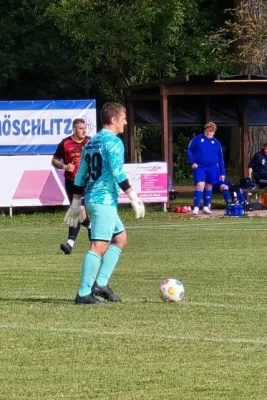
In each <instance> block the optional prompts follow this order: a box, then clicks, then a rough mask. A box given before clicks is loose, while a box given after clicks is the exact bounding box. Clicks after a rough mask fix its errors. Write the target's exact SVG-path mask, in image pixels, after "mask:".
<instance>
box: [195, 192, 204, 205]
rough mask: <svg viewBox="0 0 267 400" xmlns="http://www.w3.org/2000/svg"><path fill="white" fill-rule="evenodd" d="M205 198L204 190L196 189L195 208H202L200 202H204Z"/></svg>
mask: <svg viewBox="0 0 267 400" xmlns="http://www.w3.org/2000/svg"><path fill="white" fill-rule="evenodd" d="M202 196H203V190H201V189H195V192H194V207H198V208H199V207H200V202H201V200H202Z"/></svg>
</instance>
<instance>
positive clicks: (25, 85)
mask: <svg viewBox="0 0 267 400" xmlns="http://www.w3.org/2000/svg"><path fill="white" fill-rule="evenodd" d="M57 1H58V0H22V1H20V2H15V1H14V0H6V1H5V2H1V4H0V40H1V48H0V97H1V98H2V99H29V98H30V99H38V98H39V99H40V98H47V97H49V98H58V97H60V98H65V97H68V96H70V95H72V96H73V97H74V96H77V95H78V94H79V92H80V93H82V92H83V90H84V88H83V82H84V80H82V79H81V76H80V77H79V79H78V78H77V75H76V74H75V72H76V66H75V67H74V65H75V64H74V60H73V54H74V51H75V49H73V48H72V47H71V46H70V45H69V44H68V43H67V42H66V41H64V39H63V38H62V37H61V36H60V34H59V31H58V29H57V27H56V26H55V24H54V23H53V21H52V20H51V18H50V17H49V15H47V14H46V10H47V7H48V6H51V4H52V3H57ZM18 3H19V4H18ZM77 89H78V90H77ZM83 96H84V93H83Z"/></svg>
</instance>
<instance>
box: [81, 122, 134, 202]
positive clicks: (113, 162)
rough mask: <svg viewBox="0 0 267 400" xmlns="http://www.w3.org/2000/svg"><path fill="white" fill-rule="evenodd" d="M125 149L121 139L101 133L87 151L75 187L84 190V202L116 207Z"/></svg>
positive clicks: (91, 142)
mask: <svg viewBox="0 0 267 400" xmlns="http://www.w3.org/2000/svg"><path fill="white" fill-rule="evenodd" d="M123 163H124V146H123V143H122V141H121V139H120V138H118V137H117V136H116V135H115V134H114V133H112V132H111V131H109V130H107V129H101V131H99V132H98V133H97V134H96V136H94V137H93V138H92V139H91V141H90V142H89V143H88V144H87V145H86V146H85V147H84V149H83V153H82V157H81V162H80V166H79V169H78V172H77V174H76V177H75V181H74V184H75V185H77V186H85V201H86V203H87V202H92V203H98V204H107V205H112V206H114V205H117V203H118V196H119V191H120V188H119V185H118V184H119V183H120V182H122V181H124V180H125V179H127V177H126V174H125V172H124V169H123Z"/></svg>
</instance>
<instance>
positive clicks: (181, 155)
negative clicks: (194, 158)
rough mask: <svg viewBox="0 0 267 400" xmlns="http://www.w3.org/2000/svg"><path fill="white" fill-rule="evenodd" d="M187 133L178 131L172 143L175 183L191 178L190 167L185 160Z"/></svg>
mask: <svg viewBox="0 0 267 400" xmlns="http://www.w3.org/2000/svg"><path fill="white" fill-rule="evenodd" d="M188 136H189V135H188V133H187V134H186V133H184V132H178V134H177V135H176V139H175V141H174V143H173V169H174V175H173V178H174V179H173V181H174V182H175V183H177V184H179V183H183V182H186V181H189V180H192V168H191V166H190V165H189V163H188V161H187V147H188V144H189V141H190V137H188Z"/></svg>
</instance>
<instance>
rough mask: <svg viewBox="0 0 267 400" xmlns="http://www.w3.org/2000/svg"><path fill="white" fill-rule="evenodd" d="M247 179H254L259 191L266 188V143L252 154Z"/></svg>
mask: <svg viewBox="0 0 267 400" xmlns="http://www.w3.org/2000/svg"><path fill="white" fill-rule="evenodd" d="M248 177H249V178H254V180H255V182H256V184H257V185H259V187H260V189H263V188H265V187H266V186H267V143H264V145H263V148H262V149H261V151H258V152H257V153H255V154H254V156H253V157H252V159H251V160H250V162H249V165H248Z"/></svg>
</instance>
